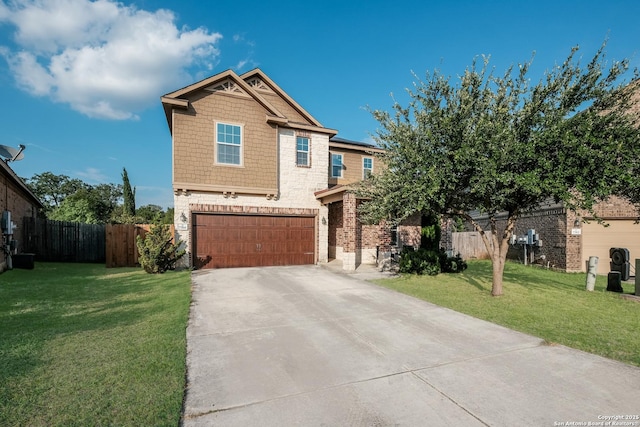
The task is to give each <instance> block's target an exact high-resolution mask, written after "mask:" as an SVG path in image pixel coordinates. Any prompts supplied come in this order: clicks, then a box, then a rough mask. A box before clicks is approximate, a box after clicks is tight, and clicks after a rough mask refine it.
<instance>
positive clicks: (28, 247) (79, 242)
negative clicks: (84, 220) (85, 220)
mask: <svg viewBox="0 0 640 427" xmlns="http://www.w3.org/2000/svg"><path fill="white" fill-rule="evenodd" d="M104 230H105V226H104V225H103V224H81V223H77V222H67V221H52V220H47V219H42V218H29V217H25V218H23V220H22V241H19V242H18V246H19V248H20V251H21V252H24V253H33V254H35V259H36V260H38V261H47V262H104V260H105V234H104Z"/></svg>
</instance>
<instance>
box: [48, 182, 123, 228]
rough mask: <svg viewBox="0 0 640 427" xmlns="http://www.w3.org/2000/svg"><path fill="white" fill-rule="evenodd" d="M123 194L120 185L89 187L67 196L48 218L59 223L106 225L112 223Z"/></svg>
mask: <svg viewBox="0 0 640 427" xmlns="http://www.w3.org/2000/svg"><path fill="white" fill-rule="evenodd" d="M121 194H122V190H121V189H120V186H118V185H114V184H99V185H96V186H89V185H88V186H87V187H86V188H81V189H80V190H78V191H76V192H75V193H73V194H71V195H69V196H67V197H66V198H65V199H64V200H63V201H62V202H61V203H60V205H59V206H58V207H56V208H54V209H52V210H51V211H50V212H49V213H48V214H47V217H48V218H49V219H53V220H57V221H71V222H82V223H86V224H105V223H107V222H109V221H110V218H111V216H112V215H113V212H114V209H116V207H117V206H118V205H117V202H118V199H119V198H120V197H121Z"/></svg>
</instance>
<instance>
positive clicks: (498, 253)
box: [466, 213, 517, 297]
mask: <svg viewBox="0 0 640 427" xmlns="http://www.w3.org/2000/svg"><path fill="white" fill-rule="evenodd" d="M466 218H467V219H468V220H469V221H470V222H471V224H473V226H474V227H475V229H476V230H477V231H478V232H479V233H480V237H481V238H482V241H483V242H484V246H485V247H486V248H487V252H489V254H490V256H491V267H492V270H493V274H492V281H491V295H492V296H494V297H497V296H500V295H502V276H503V273H504V264H505V263H506V261H507V251H508V250H509V240H510V239H511V235H512V234H513V229H514V228H515V226H516V218H517V216H516V215H515V214H513V213H510V214H509V216H508V217H507V226H506V227H505V229H504V232H503V233H502V239H498V229H497V226H496V220H495V217H492V218H491V220H490V222H491V240H489V238H488V237H487V235H486V233H485V232H484V230H483V229H482V227H481V226H480V224H478V223H477V222H476V221H474V220H473V219H472V218H471V216H468V215H467V216H466Z"/></svg>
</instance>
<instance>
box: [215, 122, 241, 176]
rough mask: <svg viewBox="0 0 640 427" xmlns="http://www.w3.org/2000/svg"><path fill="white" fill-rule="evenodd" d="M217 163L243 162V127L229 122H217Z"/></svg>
mask: <svg viewBox="0 0 640 427" xmlns="http://www.w3.org/2000/svg"><path fill="white" fill-rule="evenodd" d="M216 150H217V154H216V163H221V164H226V165H238V166H239V165H241V164H242V127H241V126H238V125H231V124H227V123H217V124H216Z"/></svg>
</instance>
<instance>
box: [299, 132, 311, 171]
mask: <svg viewBox="0 0 640 427" xmlns="http://www.w3.org/2000/svg"><path fill="white" fill-rule="evenodd" d="M309 164H310V163H309V138H307V137H306V136H297V137H296V165H297V166H309Z"/></svg>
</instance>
